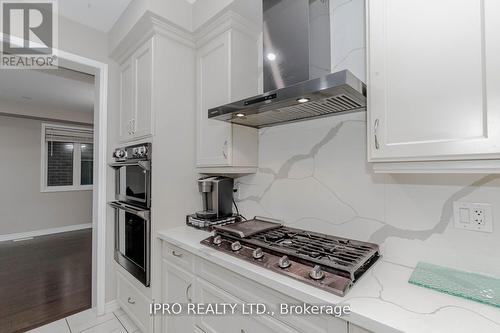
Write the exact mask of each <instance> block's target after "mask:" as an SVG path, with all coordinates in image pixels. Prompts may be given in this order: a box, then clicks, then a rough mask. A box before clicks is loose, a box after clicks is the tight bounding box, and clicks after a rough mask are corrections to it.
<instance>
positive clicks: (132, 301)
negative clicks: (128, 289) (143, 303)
mask: <svg viewBox="0 0 500 333" xmlns="http://www.w3.org/2000/svg"><path fill="white" fill-rule="evenodd" d="M127 302H129V304H135V301H134V300H133V299H132V297H129V298H128V300H127Z"/></svg>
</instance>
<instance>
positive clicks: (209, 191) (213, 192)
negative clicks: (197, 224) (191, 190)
mask: <svg viewBox="0 0 500 333" xmlns="http://www.w3.org/2000/svg"><path fill="white" fill-rule="evenodd" d="M233 187H234V180H233V179H232V178H229V177H222V176H212V177H205V178H200V179H199V180H198V189H199V191H200V194H201V197H202V202H203V210H202V211H199V212H196V217H198V218H200V219H220V218H224V217H228V216H232V215H233V206H232V205H233Z"/></svg>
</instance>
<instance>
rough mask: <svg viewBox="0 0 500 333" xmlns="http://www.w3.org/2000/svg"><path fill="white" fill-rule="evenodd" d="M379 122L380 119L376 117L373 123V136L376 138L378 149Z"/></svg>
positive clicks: (377, 147)
mask: <svg viewBox="0 0 500 333" xmlns="http://www.w3.org/2000/svg"><path fill="white" fill-rule="evenodd" d="M378 123H379V120H378V119H375V124H374V125H373V137H374V139H375V149H377V150H378V149H379V148H380V144H379V142H378Z"/></svg>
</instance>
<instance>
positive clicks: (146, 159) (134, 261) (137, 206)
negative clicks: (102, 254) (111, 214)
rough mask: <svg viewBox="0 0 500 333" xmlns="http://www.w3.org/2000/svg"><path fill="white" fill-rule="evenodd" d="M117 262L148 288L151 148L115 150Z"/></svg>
mask: <svg viewBox="0 0 500 333" xmlns="http://www.w3.org/2000/svg"><path fill="white" fill-rule="evenodd" d="M113 157H114V159H115V162H113V163H111V166H112V167H113V168H114V169H115V179H116V195H115V198H116V201H113V202H110V203H109V204H110V206H111V207H113V208H114V209H115V260H116V262H118V263H119V264H120V265H121V266H122V267H123V268H125V269H126V270H127V271H128V272H129V273H130V274H131V275H133V276H134V277H135V278H136V279H137V280H139V281H140V282H141V283H143V284H144V285H145V286H149V283H150V271H151V269H150V264H151V253H150V251H151V212H150V210H151V144H141V145H134V146H129V147H124V148H119V149H117V150H115V152H114V155H113Z"/></svg>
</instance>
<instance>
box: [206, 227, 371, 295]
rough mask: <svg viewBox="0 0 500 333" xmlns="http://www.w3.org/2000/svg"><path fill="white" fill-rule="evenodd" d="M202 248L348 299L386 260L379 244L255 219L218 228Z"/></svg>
mask: <svg viewBox="0 0 500 333" xmlns="http://www.w3.org/2000/svg"><path fill="white" fill-rule="evenodd" d="M214 229H215V235H214V236H211V237H209V238H207V239H205V240H203V241H202V242H201V243H202V244H204V245H208V246H210V247H213V248H216V249H217V250H220V251H222V252H226V253H229V254H231V255H233V256H236V257H238V258H242V259H244V260H246V261H250V262H252V263H254V264H256V265H259V266H263V267H265V268H268V269H271V270H273V271H275V272H279V273H281V274H285V275H287V276H290V277H292V278H295V279H298V280H300V281H303V282H306V283H309V284H312V285H314V286H317V287H320V288H322V289H325V290H328V291H330V292H333V293H335V294H337V295H340V296H344V295H345V293H346V292H347V291H348V290H349V288H350V287H351V286H352V284H353V283H355V282H356V281H357V280H358V279H359V277H360V276H362V275H363V273H364V272H366V270H367V269H368V268H370V267H371V266H372V265H373V264H374V263H375V262H376V261H377V260H378V258H379V257H380V254H379V247H378V245H376V244H372V243H367V242H360V241H356V240H351V239H347V238H341V237H335V236H330V235H324V234H320V233H316V232H312V231H307V230H302V229H295V228H290V227H286V226H283V225H282V224H281V223H279V221H276V220H272V219H268V218H263V217H255V218H254V219H253V220H250V221H242V222H237V223H234V224H230V225H226V226H221V227H214Z"/></svg>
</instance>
